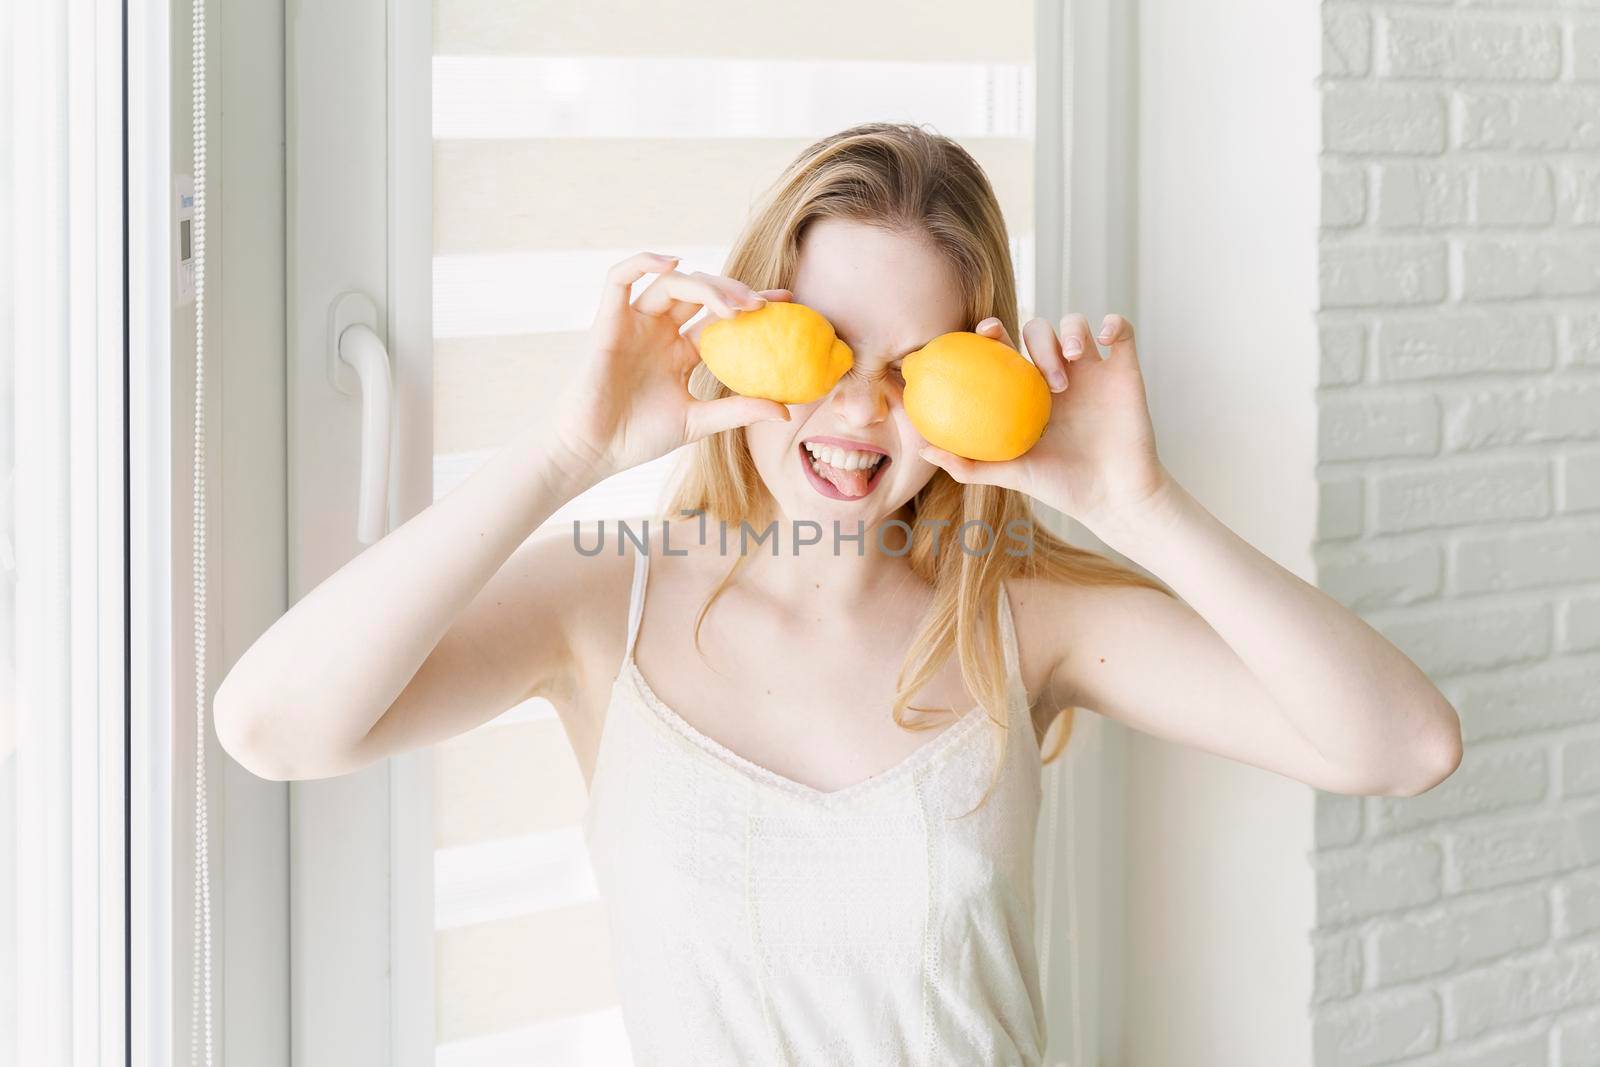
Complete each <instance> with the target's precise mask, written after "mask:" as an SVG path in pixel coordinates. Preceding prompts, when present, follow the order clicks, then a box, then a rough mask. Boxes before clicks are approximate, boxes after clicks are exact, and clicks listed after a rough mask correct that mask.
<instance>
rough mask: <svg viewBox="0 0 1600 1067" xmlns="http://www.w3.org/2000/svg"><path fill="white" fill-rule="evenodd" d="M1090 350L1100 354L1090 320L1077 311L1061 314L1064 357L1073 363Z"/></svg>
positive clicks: (1069, 362) (1062, 351) (1062, 352)
mask: <svg viewBox="0 0 1600 1067" xmlns="http://www.w3.org/2000/svg"><path fill="white" fill-rule="evenodd" d="M1090 352H1093V353H1094V354H1095V355H1097V356H1098V355H1099V354H1100V350H1099V349H1098V348H1096V347H1095V346H1094V335H1093V334H1092V333H1090V331H1089V320H1088V319H1087V318H1085V317H1084V316H1082V315H1079V314H1077V313H1073V314H1070V315H1063V316H1061V354H1062V358H1064V359H1065V360H1066V361H1067V363H1068V364H1072V363H1076V362H1077V361H1078V360H1080V359H1082V358H1083V357H1084V356H1085V355H1086V354H1088V353H1090Z"/></svg>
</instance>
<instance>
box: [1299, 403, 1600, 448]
mask: <svg viewBox="0 0 1600 1067" xmlns="http://www.w3.org/2000/svg"><path fill="white" fill-rule="evenodd" d="M1596 395H1597V396H1600V390H1597V393H1596ZM1596 421H1597V422H1600V419H1597V420H1596ZM1317 450H1318V451H1317V454H1318V456H1319V457H1320V458H1321V459H1322V460H1323V461H1324V462H1337V461H1339V460H1351V459H1379V458H1383V457H1386V456H1431V455H1434V454H1435V453H1437V452H1438V451H1439V402H1438V401H1437V400H1435V399H1434V398H1433V397H1431V396H1416V397H1387V396H1383V395H1381V394H1380V395H1358V396H1352V397H1341V398H1339V399H1328V400H1324V401H1323V402H1322V407H1321V411H1320V412H1319V418H1318V420H1317Z"/></svg>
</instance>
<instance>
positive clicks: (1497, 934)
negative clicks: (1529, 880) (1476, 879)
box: [1371, 888, 1550, 986]
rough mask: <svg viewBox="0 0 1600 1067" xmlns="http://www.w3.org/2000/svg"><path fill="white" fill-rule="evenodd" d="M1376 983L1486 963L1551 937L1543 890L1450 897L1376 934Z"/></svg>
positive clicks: (1387, 983) (1390, 922)
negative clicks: (1462, 898) (1446, 900)
mask: <svg viewBox="0 0 1600 1067" xmlns="http://www.w3.org/2000/svg"><path fill="white" fill-rule="evenodd" d="M1371 936H1372V942H1371V943H1372V953H1371V958H1372V968H1373V982H1374V984H1375V985H1378V986H1390V985H1398V984H1399V983H1401V982H1411V981H1415V980H1416V979H1419V978H1429V977H1432V976H1433V975H1438V974H1445V973H1447V972H1449V971H1455V970H1461V969H1463V968H1466V967H1471V966H1475V965H1477V964H1481V963H1485V962H1487V961H1489V960H1493V959H1496V958H1498V957H1500V956H1504V955H1507V954H1508V953H1512V952H1516V951H1519V950H1523V949H1530V948H1534V947H1535V946H1538V945H1541V944H1543V943H1544V942H1545V941H1547V940H1549V937H1550V906H1549V904H1548V902H1547V901H1546V900H1545V892H1544V889H1543V888H1534V889H1525V890H1521V891H1519V892H1515V893H1507V894H1499V895H1496V896H1487V897H1474V898H1471V899H1469V900H1456V901H1449V902H1447V903H1444V904H1442V905H1439V906H1438V907H1434V908H1430V909H1428V910H1427V911H1424V912H1414V913H1411V914H1408V915H1406V916H1405V917H1403V918H1400V919H1392V920H1386V921H1385V922H1383V923H1381V924H1380V925H1379V926H1378V927H1377V928H1376V929H1375V930H1374V931H1373V933H1372V935H1371Z"/></svg>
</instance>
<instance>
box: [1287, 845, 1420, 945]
mask: <svg viewBox="0 0 1600 1067" xmlns="http://www.w3.org/2000/svg"><path fill="white" fill-rule="evenodd" d="M1441 873H1442V872H1441V860H1440V853H1439V847H1438V846H1437V845H1434V844H1432V843H1430V842H1427V841H1399V842H1393V843H1389V844H1381V845H1374V846H1372V847H1370V848H1364V849H1360V850H1357V851H1351V852H1341V853H1334V854H1331V855H1325V856H1320V857H1318V859H1317V919H1318V921H1319V922H1320V923H1321V924H1324V925H1332V924H1334V923H1341V922H1348V921H1350V920H1352V919H1363V918H1366V917H1367V916H1369V915H1381V914H1382V913H1383V912H1386V911H1394V910H1396V909H1397V908H1408V907H1414V906H1416V905H1418V904H1426V903H1428V902H1429V901H1432V900H1434V899H1436V898H1437V897H1438V896H1439V891H1440V885H1441V881H1440V878H1441Z"/></svg>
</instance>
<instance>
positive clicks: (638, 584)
mask: <svg viewBox="0 0 1600 1067" xmlns="http://www.w3.org/2000/svg"><path fill="white" fill-rule="evenodd" d="M649 573H650V553H649V552H646V551H643V550H636V551H635V552H634V556H633V591H632V592H631V593H629V594H628V653H627V658H629V659H632V658H633V644H634V642H635V641H637V640H638V639H639V620H640V619H642V618H644V588H645V579H646V577H647V576H648V575H649Z"/></svg>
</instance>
